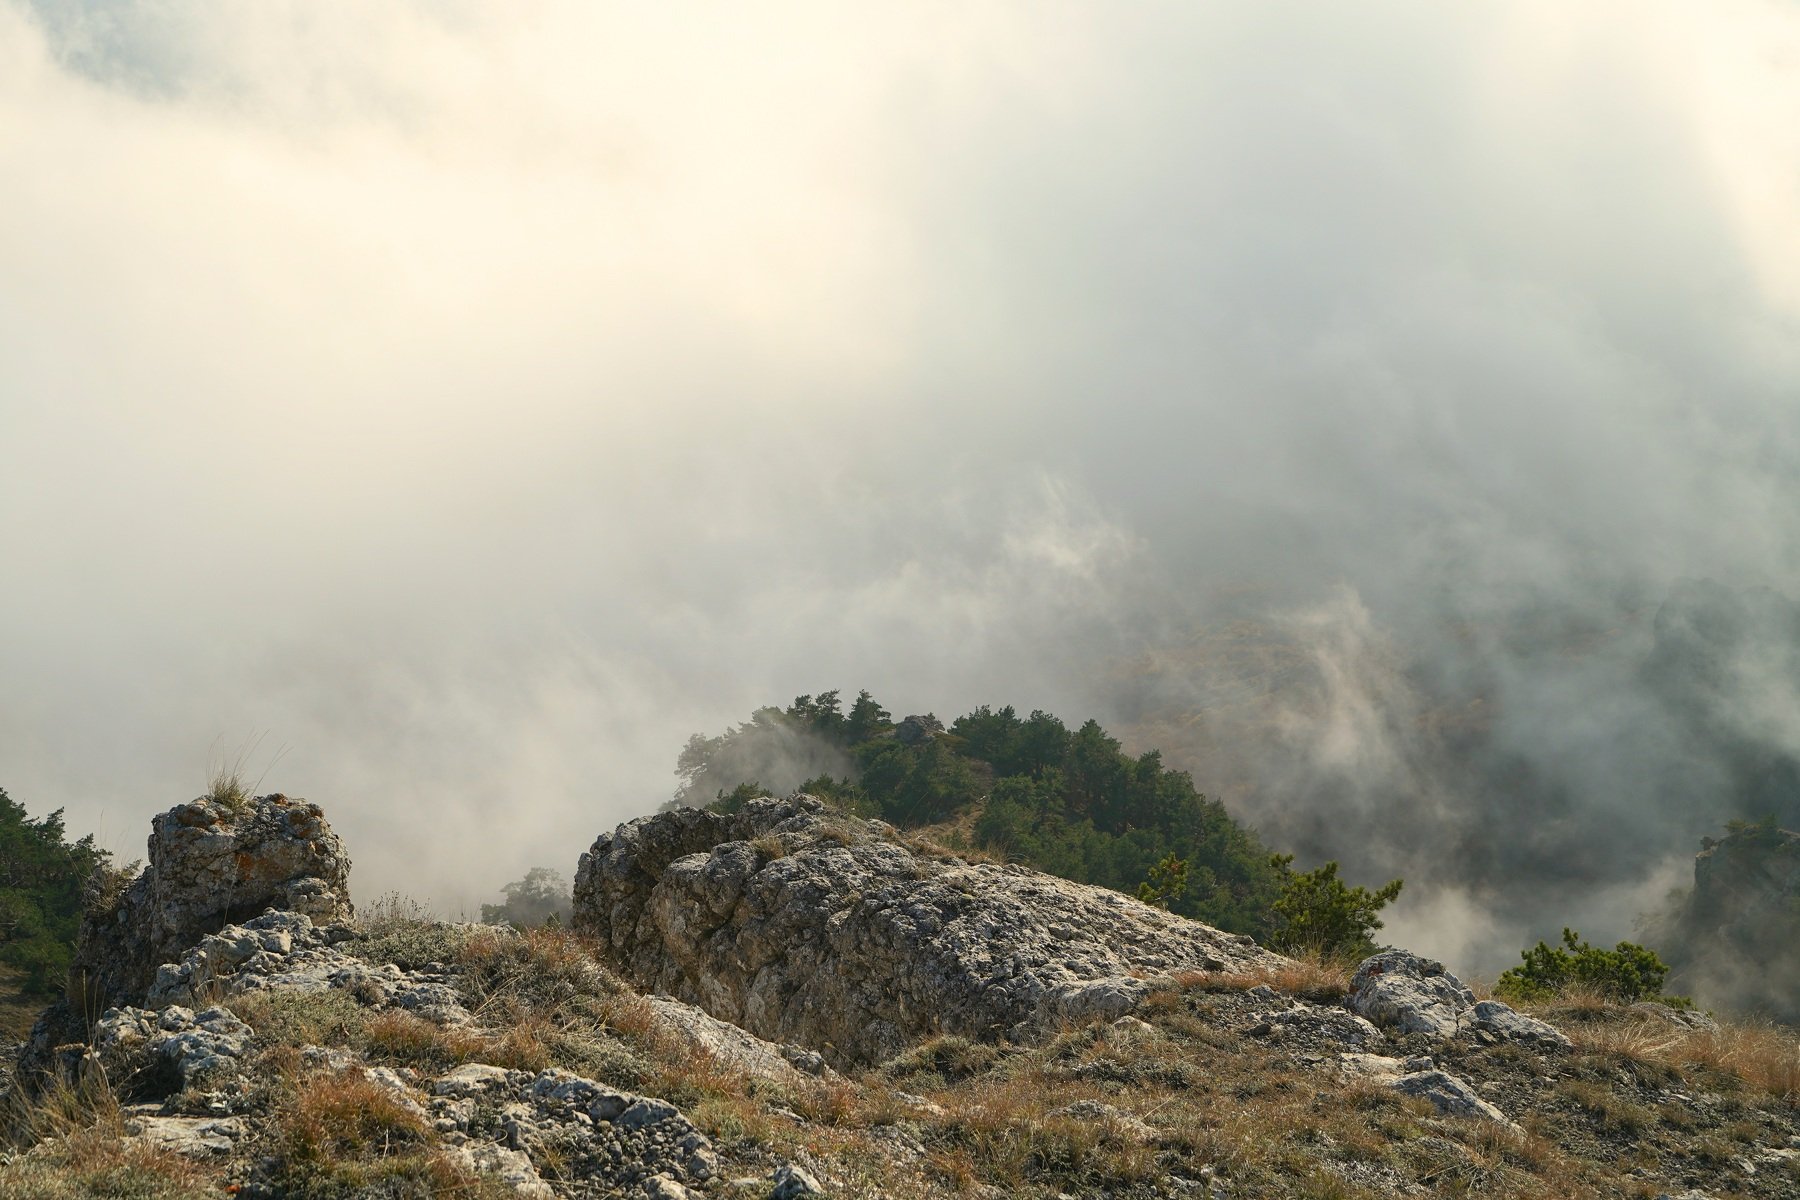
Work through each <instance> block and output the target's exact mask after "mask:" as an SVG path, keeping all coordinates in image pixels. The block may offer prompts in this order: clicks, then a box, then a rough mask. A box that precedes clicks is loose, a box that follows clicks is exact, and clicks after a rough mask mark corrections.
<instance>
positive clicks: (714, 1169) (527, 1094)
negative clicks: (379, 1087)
mask: <svg viewBox="0 0 1800 1200" xmlns="http://www.w3.org/2000/svg"><path fill="white" fill-rule="evenodd" d="M426 1090H427V1091H428V1092H430V1093H431V1096H430V1099H429V1100H428V1101H427V1103H428V1105H429V1109H430V1112H431V1115H432V1118H433V1123H434V1125H435V1126H436V1128H437V1129H438V1130H439V1131H440V1132H441V1133H442V1134H443V1135H444V1136H445V1139H446V1140H447V1141H449V1142H451V1143H452V1144H453V1145H457V1146H459V1147H465V1148H466V1149H467V1151H468V1153H469V1154H471V1155H478V1156H481V1157H480V1158H478V1159H476V1160H475V1162H474V1165H476V1166H477V1167H479V1168H481V1169H483V1170H487V1171H492V1172H493V1173H496V1174H499V1175H501V1177H502V1178H507V1176H508V1175H509V1174H512V1175H516V1176H517V1178H518V1180H519V1182H518V1184H517V1185H516V1186H519V1188H520V1190H521V1193H522V1194H525V1195H542V1194H549V1189H547V1188H546V1189H545V1190H544V1191H543V1192H538V1191H536V1190H535V1188H534V1186H533V1184H532V1183H531V1180H534V1179H535V1180H538V1182H539V1183H540V1184H541V1177H540V1176H538V1173H537V1170H536V1169H535V1167H534V1166H533V1164H536V1163H541V1162H549V1161H554V1162H555V1163H556V1164H558V1166H557V1170H558V1174H560V1175H561V1176H563V1177H564V1178H565V1179H574V1180H579V1181H581V1182H580V1183H579V1184H575V1185H573V1186H569V1187H566V1188H565V1189H564V1191H565V1193H566V1194H572V1195H577V1196H590V1195H591V1196H616V1195H621V1194H627V1193H628V1192H632V1191H636V1192H639V1193H652V1194H653V1193H654V1190H655V1189H656V1187H658V1186H660V1185H657V1184H653V1183H652V1182H651V1181H652V1180H658V1179H660V1180H664V1181H668V1182H672V1183H676V1184H679V1185H681V1186H687V1185H689V1184H696V1185H697V1184H704V1183H706V1182H707V1181H708V1180H710V1179H712V1178H714V1177H715V1176H716V1175H717V1174H718V1169H719V1162H718V1155H717V1153H716V1152H715V1151H714V1149H713V1145H712V1142H711V1141H710V1140H709V1139H708V1138H707V1136H706V1135H705V1134H704V1133H702V1132H700V1130H699V1129H697V1128H696V1127H695V1126H694V1124H693V1123H692V1122H691V1121H689V1120H688V1119H687V1118H686V1117H685V1116H683V1115H682V1114H681V1113H680V1111H678V1110H677V1109H676V1108H675V1106H674V1105H672V1104H670V1103H668V1102H667V1101H665V1100H658V1099H655V1098H653V1097H649V1096H639V1095H634V1094H632V1093H629V1092H622V1091H619V1090H617V1089H616V1088H610V1087H607V1086H606V1085H604V1084H600V1083H596V1082H594V1081H593V1080H591V1079H586V1078H583V1077H582V1076H579V1075H576V1074H574V1073H573V1072H570V1071H565V1070H562V1069H559V1068H555V1067H552V1068H550V1069H549V1070H547V1071H540V1072H537V1073H535V1074H534V1073H532V1072H529V1071H509V1070H505V1069H503V1068H500V1067H495V1066H491V1065H489V1064H486V1063H465V1064H463V1065H462V1066H461V1067H458V1068H456V1069H455V1070H454V1071H452V1072H450V1073H449V1074H447V1075H445V1076H443V1077H441V1078H439V1079H436V1080H433V1081H431V1082H430V1083H428V1084H427V1085H426ZM497 1149H504V1150H509V1151H516V1152H517V1154H518V1156H519V1158H522V1159H524V1160H525V1161H524V1162H523V1163H521V1162H519V1160H518V1159H516V1158H511V1157H509V1156H506V1155H502V1154H497V1153H496V1152H495V1151H496V1150H497ZM484 1162H485V1163H486V1164H491V1165H484ZM527 1170H528V1171H530V1175H529V1177H527V1176H526V1175H525V1173H524V1172H525V1171H527Z"/></svg>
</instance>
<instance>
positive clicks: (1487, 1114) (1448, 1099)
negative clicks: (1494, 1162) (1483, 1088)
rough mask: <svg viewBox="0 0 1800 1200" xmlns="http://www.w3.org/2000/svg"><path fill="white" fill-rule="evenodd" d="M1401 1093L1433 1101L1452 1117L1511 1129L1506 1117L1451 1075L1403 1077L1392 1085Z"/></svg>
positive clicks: (1430, 1073)
mask: <svg viewBox="0 0 1800 1200" xmlns="http://www.w3.org/2000/svg"><path fill="white" fill-rule="evenodd" d="M1392 1086H1393V1088H1394V1090H1395V1091H1397V1092H1403V1093H1405V1094H1406V1095H1408V1096H1420V1097H1423V1098H1424V1099H1426V1100H1429V1101H1431V1103H1432V1105H1433V1106H1434V1107H1435V1108H1436V1109H1437V1110H1438V1111H1439V1112H1441V1113H1445V1114H1447V1115H1449V1116H1452V1117H1479V1118H1481V1119H1483V1120H1487V1121H1493V1122H1496V1123H1497V1124H1501V1125H1511V1124H1512V1122H1511V1121H1509V1120H1507V1119H1506V1114H1505V1113H1503V1112H1501V1111H1500V1110H1499V1109H1497V1108H1495V1107H1494V1106H1493V1105H1492V1104H1489V1103H1488V1102H1487V1101H1486V1100H1483V1099H1482V1098H1481V1097H1480V1096H1478V1095H1476V1093H1475V1089H1474V1088H1472V1087H1470V1086H1469V1085H1468V1084H1467V1083H1466V1082H1464V1081H1463V1080H1461V1079H1458V1078H1457V1077H1456V1076H1454V1075H1452V1074H1450V1073H1449V1072H1447V1071H1435V1070H1433V1071H1414V1072H1412V1073H1411V1074H1408V1075H1402V1076H1400V1077H1399V1078H1398V1079H1396V1080H1394V1082H1393V1084H1392Z"/></svg>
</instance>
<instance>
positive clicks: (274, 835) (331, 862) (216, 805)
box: [74, 796, 353, 1010]
mask: <svg viewBox="0 0 1800 1200" xmlns="http://www.w3.org/2000/svg"><path fill="white" fill-rule="evenodd" d="M349 874H350V858H349V856H348V855H347V854H345V852H344V846H343V843H342V842H341V841H339V840H338V837H337V835H336V834H335V833H333V832H332V831H331V826H329V825H328V824H326V822H325V816H324V814H323V813H322V812H321V811H320V809H319V806H318V805H316V804H308V803H307V802H306V801H304V800H290V799H288V798H287V797H286V796H262V797H258V798H257V799H254V800H247V801H245V802H244V803H242V804H241V805H231V804H227V803H224V802H221V801H217V800H209V799H204V798H203V799H199V800H195V801H193V802H191V803H189V804H182V805H178V806H176V807H175V808H172V809H170V810H169V811H168V812H165V813H162V814H161V815H159V816H157V817H156V818H155V819H154V821H152V823H151V830H150V843H149V865H148V866H147V867H145V868H144V871H143V873H142V874H140V875H139V876H138V877H137V879H135V880H134V881H133V882H132V883H131V885H130V886H129V887H127V888H126V889H125V891H124V892H123V893H122V894H120V896H119V897H118V898H117V900H116V901H114V902H113V903H112V904H111V905H110V906H108V907H107V908H105V909H104V910H102V911H99V912H90V913H89V915H88V917H87V918H86V920H85V921H84V922H83V924H82V929H81V935H80V939H79V942H78V943H77V946H76V949H75V964H74V978H75V979H76V980H77V981H78V982H79V984H80V986H81V987H82V988H83V990H84V991H85V994H86V995H85V1004H86V1007H88V1008H89V1009H90V1010H91V1009H97V1008H103V1007H109V1006H117V1005H123V1004H134V1003H140V1002H141V1001H142V1000H143V997H144V994H145V991H146V990H147V989H148V988H149V987H150V985H151V982H152V981H153V980H154V979H155V977H156V969H157V967H158V966H160V965H161V964H163V963H168V962H175V961H177V960H179V959H180V958H181V956H182V953H183V952H184V951H186V950H187V949H188V948H189V947H191V946H193V945H195V944H197V943H198V942H199V941H200V940H201V939H202V938H204V937H205V936H206V935H208V934H210V933H214V932H217V931H218V930H219V929H220V928H221V927H223V926H224V925H226V924H229V923H230V922H232V921H241V920H244V919H245V918H247V917H252V916H255V915H256V914H258V913H260V912H262V911H263V910H264V909H268V908H276V909H282V910H286V911H289V912H295V913H301V914H304V915H305V916H308V917H310V918H312V919H313V920H315V921H318V922H321V923H325V922H334V921H344V920H348V919H349V918H350V917H351V916H352V915H353V909H352V907H351V904H350V891H349Z"/></svg>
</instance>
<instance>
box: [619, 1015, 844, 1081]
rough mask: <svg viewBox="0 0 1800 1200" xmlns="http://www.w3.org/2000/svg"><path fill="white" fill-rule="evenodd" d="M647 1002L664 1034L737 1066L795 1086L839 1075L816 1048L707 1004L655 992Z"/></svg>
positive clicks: (716, 1058)
mask: <svg viewBox="0 0 1800 1200" xmlns="http://www.w3.org/2000/svg"><path fill="white" fill-rule="evenodd" d="M647 1003H648V1004H649V1005H650V1012H651V1015H652V1017H653V1019H654V1020H655V1021H656V1025H657V1028H658V1029H660V1030H661V1031H662V1032H663V1033H664V1035H666V1036H667V1037H669V1038H672V1039H673V1040H675V1041H677V1042H680V1043H681V1044H683V1045H685V1046H686V1047H687V1048H688V1049H689V1050H691V1051H698V1052H700V1053H703V1054H706V1055H707V1056H709V1057H711V1058H712V1059H713V1061H714V1062H716V1063H718V1064H719V1065H720V1066H723V1067H728V1068H730V1069H731V1070H733V1071H736V1072H739V1073H741V1074H744V1075H750V1076H753V1077H755V1078H758V1079H766V1080H769V1081H770V1082H773V1083H780V1084H783V1085H786V1086H789V1087H793V1086H796V1085H804V1084H806V1083H809V1082H817V1081H818V1080H819V1079H822V1078H827V1077H830V1078H835V1077H836V1076H837V1072H835V1071H833V1070H832V1069H831V1068H830V1067H829V1066H828V1065H826V1062H825V1060H824V1058H823V1057H821V1056H820V1055H819V1054H818V1053H817V1052H815V1051H811V1050H807V1049H805V1048H804V1047H801V1046H796V1045H792V1044H789V1045H785V1046H777V1045H775V1044H773V1043H771V1042H765V1041H763V1040H762V1039H761V1038H759V1037H757V1036H756V1035H755V1034H753V1033H749V1032H747V1031H746V1030H743V1029H739V1028H738V1027H737V1026H736V1025H733V1024H731V1023H730V1022H727V1021H721V1020H719V1019H718V1018H717V1017H715V1016H713V1015H712V1014H710V1013H708V1012H707V1011H706V1010H705V1009H702V1008H698V1007H696V1006H694V1005H692V1004H684V1003H682V1002H681V1001H679V1000H675V999H673V998H671V997H668V996H652V997H650V999H649V1000H648V1001H647Z"/></svg>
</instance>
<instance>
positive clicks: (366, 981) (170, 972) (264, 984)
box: [146, 912, 469, 1025]
mask: <svg viewBox="0 0 1800 1200" xmlns="http://www.w3.org/2000/svg"><path fill="white" fill-rule="evenodd" d="M351 936H352V934H351V931H350V930H349V929H347V928H346V927H344V926H341V925H326V926H319V925H315V924H313V922H312V919H311V918H309V917H307V916H306V915H305V914H303V913H294V912H267V913H264V914H263V915H262V916H260V917H257V918H255V919H254V920H250V921H246V922H244V923H243V924H242V925H227V926H226V927H225V928H223V929H221V930H220V931H219V932H218V933H215V934H209V935H208V936H207V937H204V938H202V939H201V940H200V943H199V944H198V945H197V946H195V947H193V948H192V949H190V950H189V951H188V952H187V953H186V954H184V955H182V957H181V960H180V961H179V962H174V963H164V964H163V965H162V966H161V967H159V968H158V969H157V972H156V980H155V982H154V983H152V984H151V986H150V989H149V991H148V993H147V995H146V1003H148V1004H149V1005H150V1007H152V1008H156V1007H161V1006H163V1005H168V1004H206V1003H210V1002H213V1001H217V1000H223V999H227V998H229V997H231V996H237V995H242V994H243V993H245V992H256V991H281V990H298V991H305V992H323V991H329V990H332V989H337V990H340V991H346V992H350V993H351V994H352V995H354V996H355V997H356V998H357V1000H358V1001H359V1002H360V1003H362V1004H364V1005H367V1006H368V1007H371V1008H402V1009H405V1010H407V1011H408V1012H411V1013H412V1014H413V1015H415V1016H418V1017H422V1018H424V1019H426V1020H428V1021H431V1022H433V1023H434V1024H438V1025H460V1024H464V1023H466V1022H467V1021H468V1020H469V1013H468V1010H466V1009H465V1008H463V1006H462V1002H461V1000H460V999H459V998H458V995H457V991H456V986H455V981H454V977H453V976H452V975H451V973H450V972H449V971H447V970H439V971H432V970H417V971H404V970H401V969H400V968H399V967H397V966H395V965H394V964H392V963H384V964H383V965H381V966H378V967H377V966H371V965H370V964H368V963H365V962H363V961H362V960H361V959H359V958H356V957H354V956H353V955H350V954H346V953H344V952H343V951H342V950H340V949H338V948H337V947H338V946H339V945H340V944H342V943H343V942H345V941H346V940H348V939H349V938H350V937H351Z"/></svg>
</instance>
